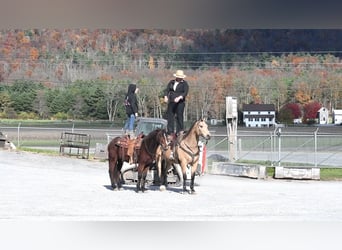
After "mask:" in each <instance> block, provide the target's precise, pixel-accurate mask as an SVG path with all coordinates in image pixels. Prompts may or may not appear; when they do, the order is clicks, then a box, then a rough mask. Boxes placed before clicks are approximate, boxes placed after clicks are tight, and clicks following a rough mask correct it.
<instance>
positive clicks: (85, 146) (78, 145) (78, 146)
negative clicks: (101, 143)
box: [59, 132, 90, 159]
mask: <svg viewBox="0 0 342 250" xmlns="http://www.w3.org/2000/svg"><path fill="white" fill-rule="evenodd" d="M89 148H90V135H88V134H79V133H70V132H62V134H61V139H60V146H59V154H61V155H65V154H66V155H71V156H72V155H73V156H77V157H82V158H86V159H88V158H89ZM65 149H68V150H65Z"/></svg>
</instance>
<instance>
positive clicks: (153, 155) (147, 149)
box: [144, 138, 168, 158]
mask: <svg viewBox="0 0 342 250" xmlns="http://www.w3.org/2000/svg"><path fill="white" fill-rule="evenodd" d="M149 139H154V138H149ZM158 145H160V146H161V148H162V150H163V151H166V150H167V149H168V148H167V147H166V148H165V147H164V146H163V145H162V144H161V143H160V142H159V141H158V142H157V145H156V146H155V149H153V151H156V149H157V147H158ZM144 146H145V149H146V152H147V153H148V154H149V155H150V156H151V157H152V158H154V157H155V156H156V153H155V152H154V153H153V152H151V151H150V150H149V147H147V143H144Z"/></svg>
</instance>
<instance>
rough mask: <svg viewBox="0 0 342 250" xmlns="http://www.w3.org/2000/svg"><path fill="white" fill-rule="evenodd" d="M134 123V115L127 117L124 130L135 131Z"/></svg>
mask: <svg viewBox="0 0 342 250" xmlns="http://www.w3.org/2000/svg"><path fill="white" fill-rule="evenodd" d="M134 122H135V115H134V114H131V115H127V120H126V123H125V127H124V130H129V131H133V127H134Z"/></svg>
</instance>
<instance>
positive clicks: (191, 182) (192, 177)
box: [189, 171, 196, 194]
mask: <svg viewBox="0 0 342 250" xmlns="http://www.w3.org/2000/svg"><path fill="white" fill-rule="evenodd" d="M195 175H196V173H195V171H194V172H191V180H190V191H189V193H190V194H195V188H194V186H195Z"/></svg>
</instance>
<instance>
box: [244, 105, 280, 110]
mask: <svg viewBox="0 0 342 250" xmlns="http://www.w3.org/2000/svg"><path fill="white" fill-rule="evenodd" d="M242 111H275V107H274V104H243V105H242Z"/></svg>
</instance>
